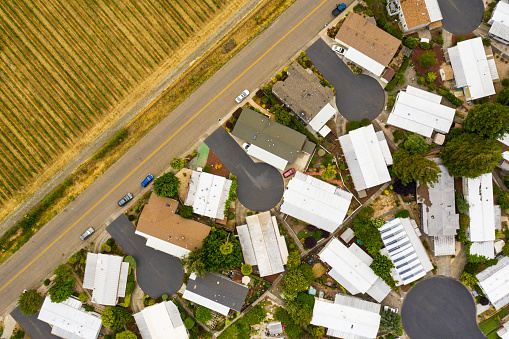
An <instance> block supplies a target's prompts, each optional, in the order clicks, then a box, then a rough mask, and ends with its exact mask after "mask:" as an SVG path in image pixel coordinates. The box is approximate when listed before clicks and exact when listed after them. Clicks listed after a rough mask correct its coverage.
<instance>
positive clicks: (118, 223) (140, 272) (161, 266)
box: [106, 214, 184, 298]
mask: <svg viewBox="0 0 509 339" xmlns="http://www.w3.org/2000/svg"><path fill="white" fill-rule="evenodd" d="M106 230H107V231H108V233H109V234H111V236H112V237H113V239H115V241H116V242H117V243H118V244H119V245H120V247H122V249H123V250H124V252H126V253H127V254H128V255H131V256H132V257H133V258H134V259H136V280H137V281H138V285H140V288H141V289H142V290H143V292H145V293H146V294H148V295H149V296H151V297H152V298H159V297H160V296H162V295H163V294H168V295H173V294H175V293H177V292H178V290H179V289H180V287H181V286H182V283H183V280H184V270H183V268H182V265H181V264H180V259H179V258H177V257H174V256H171V255H169V254H167V253H164V252H161V251H156V250H155V249H153V248H152V247H148V246H146V245H145V243H146V242H147V239H145V238H143V237H141V236H139V235H137V234H134V231H135V230H136V228H135V227H134V225H133V224H132V223H131V222H130V221H129V219H127V217H126V216H125V215H124V214H122V215H120V216H119V217H118V218H117V219H115V220H114V221H113V222H112V223H111V224H110V225H109V226H108V227H107V228H106Z"/></svg>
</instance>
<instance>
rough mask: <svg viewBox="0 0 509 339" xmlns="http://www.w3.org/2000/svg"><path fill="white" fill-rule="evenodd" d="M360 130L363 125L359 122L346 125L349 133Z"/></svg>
mask: <svg viewBox="0 0 509 339" xmlns="http://www.w3.org/2000/svg"><path fill="white" fill-rule="evenodd" d="M358 128H361V123H360V122H359V121H350V122H348V124H347V125H346V130H347V131H348V132H350V131H353V130H356V129H358Z"/></svg>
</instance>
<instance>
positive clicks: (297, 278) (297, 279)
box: [283, 269, 309, 299]
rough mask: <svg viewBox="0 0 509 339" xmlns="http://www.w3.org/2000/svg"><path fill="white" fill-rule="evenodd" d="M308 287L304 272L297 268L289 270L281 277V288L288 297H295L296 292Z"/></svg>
mask: <svg viewBox="0 0 509 339" xmlns="http://www.w3.org/2000/svg"><path fill="white" fill-rule="evenodd" d="M308 287H309V280H308V279H306V277H305V276H304V274H302V272H301V271H300V270H298V269H296V270H290V272H288V273H287V274H286V275H285V277H284V279H283V290H284V291H285V296H290V299H292V297H293V299H295V298H296V297H297V293H299V292H302V291H305V290H307V289H308Z"/></svg>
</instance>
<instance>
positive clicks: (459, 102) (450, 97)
mask: <svg viewBox="0 0 509 339" xmlns="http://www.w3.org/2000/svg"><path fill="white" fill-rule="evenodd" d="M437 92H438V94H440V95H442V96H444V97H446V98H447V100H449V101H450V102H451V104H453V105H454V107H459V106H461V105H463V100H460V99H458V98H456V96H455V95H454V94H452V93H451V91H450V90H449V89H448V88H447V87H444V86H440V88H439V89H437Z"/></svg>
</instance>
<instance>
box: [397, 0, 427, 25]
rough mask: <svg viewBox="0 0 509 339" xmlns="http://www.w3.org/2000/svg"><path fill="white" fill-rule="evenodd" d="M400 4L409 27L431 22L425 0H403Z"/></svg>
mask: <svg viewBox="0 0 509 339" xmlns="http://www.w3.org/2000/svg"><path fill="white" fill-rule="evenodd" d="M400 5H401V12H403V16H404V17H405V23H406V26H407V27H406V28H407V29H412V28H414V27H417V26H421V25H425V24H429V23H431V19H430V17H429V12H428V9H427V8H426V3H425V2H424V0H401V3H400Z"/></svg>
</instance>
